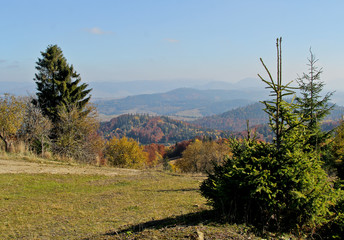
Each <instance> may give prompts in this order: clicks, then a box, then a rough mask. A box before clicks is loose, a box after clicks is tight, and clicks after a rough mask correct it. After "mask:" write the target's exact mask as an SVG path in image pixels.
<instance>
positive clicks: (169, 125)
mask: <svg viewBox="0 0 344 240" xmlns="http://www.w3.org/2000/svg"><path fill="white" fill-rule="evenodd" d="M100 132H101V134H102V135H103V136H104V137H105V138H107V139H109V138H112V137H123V136H126V137H130V138H134V139H136V140H138V141H139V142H140V143H142V144H150V143H161V144H167V143H176V142H180V141H183V140H188V139H192V138H194V137H196V136H209V137H212V138H217V137H222V136H223V133H222V132H221V131H216V130H206V129H204V128H201V127H197V126H195V125H193V124H190V123H186V122H183V121H178V120H173V119H171V118H168V117H165V116H161V117H152V116H148V115H139V114H124V115H121V116H119V117H116V118H113V119H112V120H110V121H109V122H103V123H101V125H100Z"/></svg>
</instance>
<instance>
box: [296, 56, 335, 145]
mask: <svg viewBox="0 0 344 240" xmlns="http://www.w3.org/2000/svg"><path fill="white" fill-rule="evenodd" d="M309 51H310V58H308V64H307V65H308V67H309V69H308V73H303V74H302V77H298V78H297V82H298V84H299V89H300V92H301V96H300V97H297V98H296V100H297V103H298V105H299V107H298V110H297V112H298V113H299V115H300V116H302V118H303V124H304V125H305V127H306V129H307V130H308V131H309V132H310V134H311V136H310V138H309V142H308V143H309V144H310V145H311V146H313V147H314V149H318V146H319V144H320V143H322V142H324V141H325V139H326V138H327V136H329V134H328V133H324V132H322V131H321V128H320V122H321V120H323V119H324V118H325V117H326V116H327V115H328V114H329V113H330V111H331V110H332V109H333V107H334V105H330V104H329V100H330V98H331V96H332V95H333V92H329V93H326V94H325V96H321V91H322V90H323V87H324V82H323V81H321V80H320V77H321V74H322V68H320V69H319V68H318V67H317V66H316V63H317V61H318V59H316V58H315V56H314V54H313V53H312V50H311V49H310V50H309Z"/></svg>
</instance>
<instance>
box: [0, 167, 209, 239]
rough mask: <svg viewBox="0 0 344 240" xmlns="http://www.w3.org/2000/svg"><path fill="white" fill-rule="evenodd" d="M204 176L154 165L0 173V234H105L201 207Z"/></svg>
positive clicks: (29, 236)
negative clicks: (99, 171) (127, 171)
mask: <svg viewBox="0 0 344 240" xmlns="http://www.w3.org/2000/svg"><path fill="white" fill-rule="evenodd" d="M202 180H203V177H201V176H190V175H171V174H167V173H162V172H153V171H143V172H139V173H138V174H137V175H130V176H124V175H118V176H114V177H113V176H112V177H111V176H101V175H56V174H0V189H1V190H0V239H82V238H95V237H97V238H103V237H104V239H105V238H109V237H111V236H110V235H109V234H107V233H111V232H116V231H120V229H126V228H129V226H135V225H142V224H144V223H148V222H152V221H159V220H161V221H164V219H165V220H166V219H169V218H172V219H173V218H174V217H178V216H186V215H188V214H193V213H197V212H202V211H203V210H206V209H207V206H206V205H205V203H206V201H205V199H204V198H203V197H202V196H201V195H200V193H199V191H198V189H199V185H200V182H201V181H202ZM163 226H165V225H163ZM128 231H129V232H130V231H131V230H128Z"/></svg>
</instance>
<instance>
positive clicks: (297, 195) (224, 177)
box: [201, 39, 340, 236]
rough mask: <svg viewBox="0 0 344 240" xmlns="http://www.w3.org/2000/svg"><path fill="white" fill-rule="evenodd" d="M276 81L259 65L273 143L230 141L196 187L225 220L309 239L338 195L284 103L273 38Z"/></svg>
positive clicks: (286, 87)
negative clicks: (267, 95) (227, 151)
mask: <svg viewBox="0 0 344 240" xmlns="http://www.w3.org/2000/svg"><path fill="white" fill-rule="evenodd" d="M276 45H277V81H275V80H274V79H273V78H272V76H271V74H270V71H269V70H268V69H267V67H266V66H265V64H264V63H263V61H262V60H261V62H262V64H263V66H264V68H265V70H266V71H267V73H268V75H269V78H270V81H267V80H264V79H263V78H262V77H261V76H260V77H261V79H262V80H263V81H264V82H265V83H266V84H267V85H268V88H270V89H271V93H272V94H271V95H272V96H273V99H272V100H271V101H265V102H264V104H265V107H266V108H265V111H266V113H267V114H268V115H269V119H270V127H271V129H272V131H273V132H274V134H275V140H274V142H273V143H264V142H257V141H255V140H254V139H243V140H236V139H232V140H231V152H232V155H231V156H230V157H229V158H228V159H227V160H226V161H225V162H224V164H223V165H220V166H216V167H215V169H214V173H210V174H209V176H208V178H207V179H206V180H205V181H204V182H203V183H202V185H201V193H202V195H203V196H205V197H206V198H207V199H208V200H209V203H210V204H211V205H212V206H213V207H214V208H215V209H216V210H220V211H222V213H223V214H225V215H226V217H228V218H229V220H231V221H234V222H239V223H241V222H245V223H249V224H254V225H256V226H259V227H262V228H267V229H270V230H275V231H276V230H277V231H287V232H290V231H293V232H295V233H296V234H298V235H299V236H301V235H302V234H303V233H310V234H311V235H312V234H313V233H314V232H315V231H316V230H317V229H318V228H319V227H321V226H322V225H324V224H325V223H326V222H327V221H328V219H329V218H330V217H331V214H333V213H331V212H330V207H331V206H332V204H335V203H336V201H337V200H338V198H337V196H338V195H337V194H340V191H339V190H338V191H337V190H335V189H333V183H332V182H331V181H330V180H329V179H328V176H327V174H326V172H325V171H324V170H323V169H322V167H321V166H322V163H321V161H320V160H319V153H317V152H316V151H314V150H313V149H312V148H310V147H309V144H307V141H308V138H309V132H308V131H305V126H304V125H303V124H301V123H302V122H301V117H300V116H299V115H298V114H297V113H296V112H295V110H294V109H295V107H296V106H295V104H293V102H287V101H285V100H284V97H285V96H288V95H290V94H293V90H292V89H291V88H290V87H289V84H286V85H283V83H282V61H281V60H282V58H281V39H277V44H276Z"/></svg>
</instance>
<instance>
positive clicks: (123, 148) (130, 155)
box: [104, 137, 147, 168]
mask: <svg viewBox="0 0 344 240" xmlns="http://www.w3.org/2000/svg"><path fill="white" fill-rule="evenodd" d="M104 155H105V158H106V159H107V161H108V163H109V164H111V165H112V166H116V167H129V168H141V167H143V165H144V162H145V160H146V158H147V153H146V152H144V151H143V147H141V146H139V144H138V143H137V142H136V141H135V140H134V139H132V138H129V139H127V138H126V137H123V138H121V139H118V138H115V137H114V138H112V139H111V140H110V141H108V142H107V143H106V146H105V150H104Z"/></svg>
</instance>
